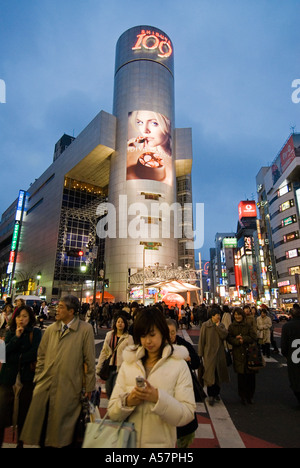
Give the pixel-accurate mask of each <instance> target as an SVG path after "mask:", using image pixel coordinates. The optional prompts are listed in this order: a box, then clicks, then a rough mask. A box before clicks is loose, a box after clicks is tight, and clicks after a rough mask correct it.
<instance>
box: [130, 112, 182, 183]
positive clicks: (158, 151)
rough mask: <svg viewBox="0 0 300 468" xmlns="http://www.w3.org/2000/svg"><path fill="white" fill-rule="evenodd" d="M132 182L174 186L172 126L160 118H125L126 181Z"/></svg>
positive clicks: (132, 114) (141, 114)
mask: <svg viewBox="0 0 300 468" xmlns="http://www.w3.org/2000/svg"><path fill="white" fill-rule="evenodd" d="M133 179H146V180H156V181H158V182H163V183H165V184H168V185H172V183H173V171H172V137H171V122H170V120H169V119H168V118H167V117H165V116H164V115H162V114H159V113H157V112H153V111H148V110H137V111H133V112H130V113H129V114H128V141H127V180H133Z"/></svg>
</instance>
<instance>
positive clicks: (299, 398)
mask: <svg viewBox="0 0 300 468" xmlns="http://www.w3.org/2000/svg"><path fill="white" fill-rule="evenodd" d="M294 393H295V397H296V398H297V400H298V402H299V405H300V392H294Z"/></svg>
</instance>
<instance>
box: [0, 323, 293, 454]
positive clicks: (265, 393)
mask: <svg viewBox="0 0 300 468" xmlns="http://www.w3.org/2000/svg"><path fill="white" fill-rule="evenodd" d="M47 325H49V324H47ZM281 328H282V324H278V325H276V327H275V336H276V340H277V343H278V345H280V335H281ZM107 331H108V330H107V329H106V328H101V329H99V332H98V334H97V335H96V336H95V346H96V357H98V356H99V354H100V352H101V348H102V344H103V341H104V338H105V335H106V333H107ZM179 333H180V334H182V336H183V337H184V338H185V339H187V340H189V341H190V342H191V343H193V344H194V346H195V347H196V349H197V343H198V337H199V328H198V327H194V328H192V329H191V330H188V331H186V330H180V331H179ZM230 377H231V382H230V383H229V384H227V385H224V386H223V388H222V391H221V397H222V400H221V402H219V403H216V404H215V405H214V407H210V406H209V405H208V404H206V402H204V403H200V404H197V418H198V423H199V426H198V430H197V433H196V438H195V440H194V443H193V445H192V448H299V447H300V442H299V441H300V411H299V409H297V407H296V400H295V398H294V395H293V393H292V392H291V390H290V389H289V382H288V376H287V367H286V362H285V359H284V358H283V356H281V355H275V354H272V355H271V358H270V359H267V366H266V368H265V369H264V370H262V371H260V373H259V374H258V376H257V390H256V395H255V399H254V405H252V406H249V405H247V406H246V407H244V406H242V405H241V403H240V401H239V397H238V395H237V377H236V375H235V374H234V372H233V369H232V368H230ZM100 385H101V388H102V390H104V389H105V385H104V382H102V383H101V382H100ZM106 408H107V398H106V394H105V392H104V391H102V394H101V403H100V413H101V415H102V416H104V414H105V412H106ZM11 437H12V434H11V431H7V436H6V440H5V442H6V444H5V446H6V447H14V445H11V444H10V442H11Z"/></svg>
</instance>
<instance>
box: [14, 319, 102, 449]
mask: <svg viewBox="0 0 300 468" xmlns="http://www.w3.org/2000/svg"><path fill="white" fill-rule="evenodd" d="M61 328H62V323H61V321H58V322H56V323H54V324H53V325H51V326H50V327H48V328H47V329H46V331H45V334H44V336H43V338H42V341H41V344H40V347H39V351H38V361H37V366H36V373H35V379H34V381H35V383H36V386H35V389H34V393H33V398H32V402H31V405H30V408H29V412H28V415H27V418H26V421H25V425H24V428H23V431H22V434H21V440H23V441H24V443H26V444H29V445H39V441H40V436H41V432H42V427H43V422H44V419H45V415H46V408H47V404H48V403H49V416H48V424H47V433H46V439H45V445H46V446H50V447H57V448H60V447H65V446H67V445H70V444H71V443H72V440H73V435H74V429H75V426H76V423H77V420H78V418H79V414H80V411H81V403H80V398H81V391H82V388H83V385H85V389H86V392H92V391H93V390H94V389H95V384H96V381H95V344H94V332H93V328H92V326H91V325H90V324H88V323H85V322H83V321H81V320H79V318H78V317H76V318H75V320H74V321H73V322H72V323H71V325H70V327H69V328H68V330H67V331H66V332H65V333H64V335H63V336H61ZM84 368H85V370H84Z"/></svg>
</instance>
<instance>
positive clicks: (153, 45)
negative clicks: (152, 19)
mask: <svg viewBox="0 0 300 468" xmlns="http://www.w3.org/2000/svg"><path fill="white" fill-rule="evenodd" d="M140 49H146V50H153V51H156V52H157V55H158V57H160V58H168V57H170V56H171V55H172V52H173V49H172V46H171V41H170V39H168V38H167V37H166V36H164V35H163V34H161V33H159V32H156V31H148V30H147V31H145V30H144V29H143V30H142V31H141V34H138V35H137V41H136V44H135V45H134V47H132V50H140Z"/></svg>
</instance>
